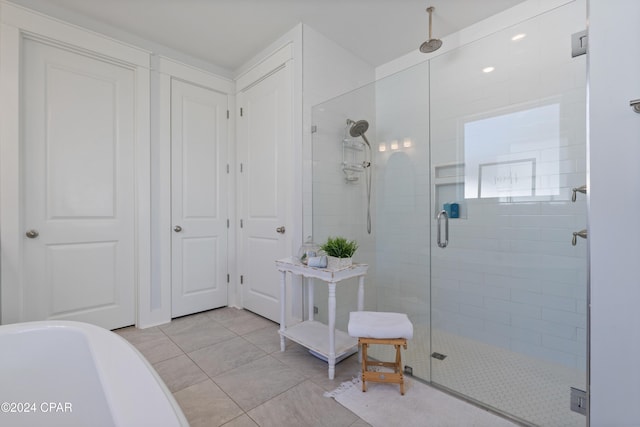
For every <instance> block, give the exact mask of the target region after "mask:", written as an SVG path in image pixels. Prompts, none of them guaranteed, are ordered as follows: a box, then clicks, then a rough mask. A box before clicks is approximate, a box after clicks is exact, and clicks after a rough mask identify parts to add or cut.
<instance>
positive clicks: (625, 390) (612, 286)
mask: <svg viewBox="0 0 640 427" xmlns="http://www.w3.org/2000/svg"><path fill="white" fill-rule="evenodd" d="M639 18H640V2H638V1H636V0H616V1H611V0H589V58H588V61H589V116H588V117H589V132H590V135H589V156H590V174H591V179H590V182H589V187H590V191H589V197H590V212H589V221H590V229H589V233H590V234H589V245H590V251H591V270H590V273H591V343H590V347H591V425H592V426H638V425H640V405H638V402H639V401H640V368H639V366H640V364H639V361H640V340H639V339H638V334H637V329H638V326H639V325H640V309H639V304H640V279H639V278H640V262H639V260H640V227H638V226H637V224H636V221H635V216H637V213H638V212H640V194H639V192H638V188H639V185H638V183H640V168H639V167H638V159H640V114H637V113H635V112H633V111H632V110H631V108H630V107H629V101H630V100H632V99H637V98H640V78H639V77H638V76H639V74H638V70H640V55H639V54H638V43H637V42H638V40H640V25H639Z"/></svg>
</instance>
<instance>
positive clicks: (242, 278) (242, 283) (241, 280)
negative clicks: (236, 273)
mask: <svg viewBox="0 0 640 427" xmlns="http://www.w3.org/2000/svg"><path fill="white" fill-rule="evenodd" d="M240 284H241V285H244V276H243V275H242V274H241V275H240Z"/></svg>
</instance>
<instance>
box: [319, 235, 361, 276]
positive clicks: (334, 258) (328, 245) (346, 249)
mask: <svg viewBox="0 0 640 427" xmlns="http://www.w3.org/2000/svg"><path fill="white" fill-rule="evenodd" d="M320 249H322V250H323V251H324V252H325V253H326V254H327V268H328V269H331V270H337V269H340V268H345V267H349V266H350V265H352V264H353V254H354V253H355V252H356V249H358V243H357V242H356V241H355V240H347V239H346V238H344V237H329V238H328V239H327V241H326V242H325V243H324V244H322V246H320Z"/></svg>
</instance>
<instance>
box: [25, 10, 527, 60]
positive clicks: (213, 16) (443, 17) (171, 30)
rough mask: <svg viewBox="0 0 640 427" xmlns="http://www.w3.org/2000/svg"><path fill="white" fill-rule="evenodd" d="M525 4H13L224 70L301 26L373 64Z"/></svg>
mask: <svg viewBox="0 0 640 427" xmlns="http://www.w3.org/2000/svg"><path fill="white" fill-rule="evenodd" d="M523 1H524V0H13V2H14V3H18V4H22V5H25V6H28V7H31V8H34V9H37V10H41V11H43V12H45V13H49V14H51V15H53V16H57V17H59V18H62V19H65V20H67V21H71V22H72V23H76V24H79V25H86V24H87V22H92V21H93V22H98V23H100V24H103V25H104V24H106V25H109V26H113V27H117V28H118V29H119V30H121V31H125V32H127V33H130V34H132V35H134V36H137V37H140V38H143V39H146V40H150V41H152V42H154V43H157V44H160V45H164V46H167V47H169V48H171V49H173V50H176V51H179V52H183V53H184V54H186V55H189V56H191V57H193V58H196V59H198V60H200V61H205V62H207V63H211V64H214V65H216V66H218V67H221V68H223V69H226V70H228V71H234V70H237V69H238V68H239V67H241V66H242V65H243V64H244V63H245V62H247V61H248V60H249V59H251V58H252V57H253V56H254V55H256V54H257V53H259V52H260V51H261V50H262V49H264V48H265V47H267V46H268V45H269V44H270V43H271V42H273V41H275V40H276V39H277V38H278V37H279V36H281V35H283V34H284V33H285V32H287V31H288V30H290V29H291V28H293V27H294V26H295V25H296V24H298V23H299V22H303V23H305V24H308V25H309V26H311V27H312V28H314V29H316V30H317V31H319V32H320V33H322V34H324V35H325V36H327V37H328V38H330V39H332V40H333V41H335V42H336V43H338V44H340V45H341V46H343V47H345V48H346V49H348V50H349V51H351V52H353V53H354V54H355V55H357V56H358V57H359V58H361V59H363V60H364V61H366V62H368V63H369V64H371V65H373V66H378V65H381V64H384V63H386V62H388V61H390V60H392V59H395V58H397V57H399V56H402V55H404V54H406V53H409V52H410V51H412V50H414V49H418V47H419V46H420V44H421V43H422V42H423V41H425V40H426V39H427V35H428V14H427V12H426V11H425V9H426V7H427V6H434V7H435V12H434V15H433V36H434V37H435V38H442V37H444V36H446V35H448V34H451V33H453V32H455V31H458V30H459V29H461V28H464V27H467V26H469V25H471V24H473V23H475V22H478V21H480V20H482V19H484V18H487V17H488V16H491V15H493V14H495V13H497V12H500V11H502V10H505V9H507V8H509V7H512V6H514V5H516V4H518V3H521V2H523Z"/></svg>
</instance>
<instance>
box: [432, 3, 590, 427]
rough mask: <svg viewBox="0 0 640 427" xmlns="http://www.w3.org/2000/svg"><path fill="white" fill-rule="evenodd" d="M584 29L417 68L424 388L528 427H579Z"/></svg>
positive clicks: (552, 24) (548, 24) (571, 20)
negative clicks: (427, 340)
mask: <svg viewBox="0 0 640 427" xmlns="http://www.w3.org/2000/svg"><path fill="white" fill-rule="evenodd" d="M584 17H585V11H584V4H582V3H581V2H573V3H570V4H568V5H566V6H563V7H560V8H557V9H555V10H553V11H551V12H548V13H545V14H543V15H540V16H538V17H536V18H534V19H531V20H529V21H526V22H524V23H522V24H520V25H517V26H514V27H511V28H508V29H506V30H503V31H500V32H498V33H495V34H492V35H490V36H488V37H486V38H484V39H482V40H479V41H477V42H474V43H472V44H470V45H467V46H464V47H461V48H459V49H456V50H455V51H451V52H448V53H444V54H442V55H440V56H438V57H436V58H434V59H433V60H431V61H430V63H431V64H430V75H431V84H430V95H431V98H430V99H431V106H430V124H431V128H430V134H431V207H432V209H431V213H430V217H431V227H432V229H431V236H432V237H431V381H432V382H433V383H435V384H438V385H439V386H442V387H444V388H446V389H449V390H451V391H453V392H456V393H460V394H462V395H464V396H466V397H467V398H470V399H472V400H476V401H478V402H482V403H483V404H484V405H486V406H489V407H493V408H494V409H495V410H497V411H500V412H504V413H506V414H509V415H511V416H513V417H516V418H519V419H521V420H522V421H525V422H528V423H534V424H536V425H548V426H552V425H553V426H555V425H575V426H583V425H585V424H586V419H585V417H584V416H583V415H580V414H578V413H576V412H572V411H570V410H569V401H570V389H571V387H574V388H576V389H579V390H586V348H587V345H586V323H587V322H586V319H587V310H586V296H587V276H586V272H587V256H586V255H587V251H586V242H585V240H583V239H582V238H581V236H582V233H578V234H575V235H574V232H580V231H581V230H583V229H586V223H587V222H586V221H587V218H586V198H585V195H584V194H583V193H582V192H581V190H582V188H581V187H582V186H583V185H585V183H586V146H585V141H586V136H585V129H586V125H585V105H586V89H585V87H586V82H585V79H586V78H585V76H586V60H585V58H586V57H585V56H580V57H576V58H572V57H571V51H570V40H571V34H573V33H575V32H578V31H581V30H583V29H584V27H585V19H584ZM572 240H573V241H572ZM572 243H573V244H572Z"/></svg>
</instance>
